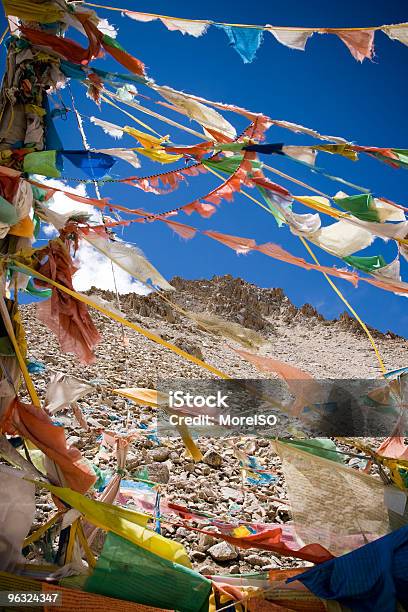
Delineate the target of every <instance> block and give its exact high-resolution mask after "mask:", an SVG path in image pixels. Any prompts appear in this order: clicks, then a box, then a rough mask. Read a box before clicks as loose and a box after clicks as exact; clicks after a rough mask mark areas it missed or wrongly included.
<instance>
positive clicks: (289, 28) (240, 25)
mask: <svg viewBox="0 0 408 612" xmlns="http://www.w3.org/2000/svg"><path fill="white" fill-rule="evenodd" d="M82 4H83V5H84V6H93V7H95V8H102V9H107V10H109V11H119V12H121V13H137V14H138V15H144V16H146V17H153V18H155V19H174V20H176V21H185V22H186V23H206V24H208V25H220V26H229V27H235V28H250V29H255V30H266V31H268V30H271V29H273V30H282V31H288V32H290V31H302V32H323V33H326V32H328V33H330V32H336V31H339V30H340V31H347V32H360V31H364V30H375V31H377V30H382V29H383V28H389V27H391V25H393V26H394V27H395V25H398V27H400V28H407V27H408V24H407V23H399V24H390V25H382V26H365V27H361V28H321V27H320V28H302V27H296V26H272V25H269V24H268V25H267V26H266V25H254V24H245V23H224V22H222V21H211V20H209V19H187V18H186V17H171V16H169V15H159V14H158V13H143V12H141V11H132V10H129V9H124V8H118V7H114V6H106V5H104V4H93V3H91V2H83V3H82Z"/></svg>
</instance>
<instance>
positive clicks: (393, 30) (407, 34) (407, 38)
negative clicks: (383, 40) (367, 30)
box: [381, 23, 408, 46]
mask: <svg viewBox="0 0 408 612" xmlns="http://www.w3.org/2000/svg"><path fill="white" fill-rule="evenodd" d="M381 29H382V31H383V32H384V34H386V35H387V36H389V37H390V38H391V39H392V40H399V42H401V43H402V44H403V45H407V46H408V23H399V24H397V25H389V26H384V27H383V28H381Z"/></svg>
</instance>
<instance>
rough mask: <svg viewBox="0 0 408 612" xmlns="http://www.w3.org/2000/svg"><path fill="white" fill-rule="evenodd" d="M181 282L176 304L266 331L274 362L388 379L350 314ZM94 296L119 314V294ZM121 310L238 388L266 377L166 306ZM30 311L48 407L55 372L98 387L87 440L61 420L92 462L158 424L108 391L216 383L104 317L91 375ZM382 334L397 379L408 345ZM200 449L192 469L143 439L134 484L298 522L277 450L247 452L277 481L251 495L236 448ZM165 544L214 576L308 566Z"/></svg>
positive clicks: (220, 282) (193, 502) (197, 542)
mask: <svg viewBox="0 0 408 612" xmlns="http://www.w3.org/2000/svg"><path fill="white" fill-rule="evenodd" d="M171 282H172V284H173V286H174V287H175V288H176V290H177V291H176V292H174V293H173V294H171V296H170V297H171V300H173V301H174V302H176V303H177V304H179V305H180V306H181V307H182V308H184V309H188V310H190V311H195V312H198V311H201V312H202V311H207V312H210V313H213V314H217V315H218V316H220V317H223V318H225V319H227V320H229V321H232V322H236V323H239V324H241V325H243V326H245V327H247V328H250V329H253V330H256V331H257V332H259V333H260V334H261V335H262V336H263V337H264V338H265V339H266V340H267V341H268V345H267V347H266V350H264V354H265V355H268V356H271V357H274V358H275V359H279V360H281V361H284V362H286V363H289V364H292V365H296V366H298V367H300V368H303V369H304V370H306V371H307V372H309V373H310V374H312V375H313V376H315V377H317V378H319V377H320V378H323V377H329V378H356V377H368V378H375V377H377V376H378V374H379V372H378V366H377V362H376V359H375V355H374V353H373V350H372V348H371V346H370V344H369V342H368V340H367V337H366V336H365V335H364V334H363V333H362V332H361V330H360V328H359V327H358V325H357V324H356V322H355V321H354V320H352V319H351V318H350V317H349V316H348V315H346V314H344V315H343V316H341V317H340V319H339V320H336V321H327V320H325V319H324V318H323V317H322V316H321V315H319V314H318V312H317V311H316V310H315V309H314V308H313V307H312V306H310V305H308V304H305V305H304V306H302V307H301V308H296V307H295V306H294V305H293V304H292V303H291V302H290V300H289V299H288V298H287V297H286V296H285V295H284V294H283V292H282V291H281V290H280V289H261V288H258V287H256V286H253V285H250V284H248V283H246V282H244V281H242V280H240V279H234V278H232V277H230V276H224V277H215V278H213V279H212V280H196V281H187V280H182V279H180V278H175V279H173V281H171ZM91 293H94V294H97V295H98V296H99V297H100V298H103V299H104V300H107V301H109V302H111V304H112V305H114V306H115V307H117V304H116V302H115V300H116V298H115V296H114V295H113V294H110V293H109V292H102V291H94V292H93V291H91ZM120 308H121V311H122V312H123V314H124V315H125V316H126V317H127V318H128V319H129V320H130V321H133V322H136V323H138V324H139V325H140V326H142V327H144V328H146V329H148V330H149V331H151V332H154V333H155V334H158V335H160V336H161V337H162V338H163V339H165V340H168V341H169V342H172V343H173V344H176V345H177V346H179V347H181V348H182V349H184V350H185V351H187V352H189V353H192V354H194V355H196V356H197V357H200V358H202V359H204V360H205V361H207V362H208V363H210V364H212V365H214V366H216V367H217V368H219V369H221V370H223V371H224V372H226V373H228V374H229V375H231V376H233V377H235V378H261V377H262V376H264V375H263V374H260V373H259V371H257V370H256V369H255V368H254V367H253V366H252V365H250V364H249V363H247V362H245V361H244V360H242V359H241V358H240V357H239V356H238V355H237V354H236V353H234V352H233V351H232V350H231V348H229V345H231V344H233V342H231V341H230V340H228V341H227V340H225V339H223V338H222V337H220V336H217V335H214V334H211V333H208V332H206V331H204V330H203V329H198V328H197V325H196V324H195V323H194V322H193V321H191V320H189V319H186V318H185V317H184V316H182V315H181V314H179V313H178V312H177V311H175V310H174V309H173V308H172V307H171V306H170V305H169V304H167V303H166V302H164V301H163V300H162V299H161V298H160V297H159V296H157V295H150V296H147V297H144V296H139V295H135V294H129V295H124V296H120ZM21 310H22V315H23V320H24V324H25V326H26V330H27V335H28V347H29V354H28V356H29V359H30V360H31V361H37V362H40V363H42V364H44V365H45V367H46V369H45V371H44V373H42V374H35V375H33V377H34V381H35V384H36V387H37V389H38V391H39V393H40V395H42V397H44V394H45V390H46V386H47V384H48V380H49V376H50V374H51V373H52V372H54V371H59V372H64V373H67V374H70V375H73V376H76V377H78V378H80V379H82V380H85V381H93V382H94V383H95V392H94V393H92V394H90V395H87V396H86V397H85V398H84V399H82V400H79V405H80V407H81V410H82V412H83V414H84V416H85V419H86V420H87V423H88V427H89V429H88V431H85V430H84V429H83V428H82V427H80V426H79V424H78V422H77V421H76V420H75V418H74V417H73V415H72V413H71V412H70V410H67V411H66V412H60V413H58V414H57V415H55V419H56V420H57V421H59V422H60V423H61V424H64V425H65V426H66V427H67V435H68V439H69V442H70V443H73V444H75V445H76V446H77V447H78V448H80V449H81V451H82V452H83V454H84V455H85V457H87V458H88V459H89V460H90V461H91V462H95V460H96V459H95V458H96V456H97V453H98V451H99V440H100V432H101V431H102V430H110V431H116V432H120V431H122V432H123V431H125V429H126V427H127V428H130V429H138V428H139V426H140V424H141V423H149V422H151V420H152V417H153V412H154V411H153V409H151V408H148V407H140V406H137V405H136V404H134V403H132V402H128V401H126V400H124V399H123V398H120V397H118V396H115V395H113V394H109V393H108V392H107V391H106V390H105V389H106V388H108V387H110V388H117V387H149V388H156V385H157V380H158V379H159V378H174V377H178V378H181V377H184V378H202V377H208V376H210V374H209V373H208V372H206V371H205V370H203V369H201V368H199V367H198V366H196V365H194V364H192V363H189V362H187V361H185V360H183V359H182V358H181V357H179V356H177V355H175V354H173V353H171V352H170V351H169V350H167V349H165V348H163V347H161V346H159V345H157V344H154V343H153V342H151V341H149V340H147V339H146V338H144V337H142V336H141V335H139V334H137V333H136V332H133V331H132V330H129V329H126V330H125V331H123V330H122V329H121V326H120V325H118V324H116V323H113V322H112V321H110V320H109V319H107V318H106V317H104V316H103V315H101V314H99V313H96V314H95V313H93V315H92V316H93V319H94V321H95V323H96V325H97V327H98V329H99V330H100V332H101V335H102V341H101V343H100V344H99V345H98V347H97V350H96V357H97V360H96V362H95V363H94V364H92V365H89V366H84V365H82V364H79V363H78V362H77V361H76V360H75V358H74V357H73V356H71V355H67V354H62V353H61V352H60V350H59V346H58V342H57V340H56V338H55V337H54V336H53V335H52V334H51V333H50V332H49V331H48V330H47V329H46V328H45V327H44V326H43V325H42V323H40V322H39V321H38V320H37V318H36V316H35V305H34V304H30V305H25V306H22V308H21ZM123 334H124V335H125V341H124V337H123ZM373 335H374V337H375V339H376V342H377V343H378V347H379V349H380V352H381V354H382V356H383V358H384V361H385V365H386V367H387V368H388V369H394V368H397V367H402V366H404V365H406V363H407V349H408V341H407V340H405V339H403V338H401V337H398V336H395V335H394V334H392V333H388V334H385V335H384V334H382V333H380V332H375V331H373ZM198 444H199V446H200V448H201V450H202V451H203V453H204V460H203V461H202V462H199V463H196V464H194V463H193V462H192V460H191V459H190V458H189V457H188V456H187V454H186V453H185V451H184V447H183V445H182V443H181V441H180V440H179V438H170V439H164V440H162V441H161V444H160V445H157V444H156V443H155V442H154V441H152V440H149V439H147V438H146V436H143V434H142V433H141V435H140V437H139V438H137V439H136V440H135V441H134V442H133V443H132V444H131V447H130V451H129V454H128V459H127V465H126V468H127V475H126V478H128V479H130V478H131V476H132V474H135V473H136V472H137V471H139V470H141V469H142V468H143V467H146V469H147V473H148V475H149V478H150V479H151V480H153V481H155V482H160V483H161V492H162V495H163V498H164V499H166V500H169V501H173V502H174V503H178V504H180V505H183V506H188V507H189V508H190V509H191V510H198V511H202V512H208V513H211V514H212V515H214V516H217V517H220V518H221V517H222V518H226V519H227V520H232V519H233V520H240V521H247V522H251V521H254V522H256V521H258V522H273V523H279V522H286V521H288V520H290V518H291V516H290V508H289V506H288V505H287V500H286V491H285V484H284V480H283V477H282V474H281V471H280V463H279V460H278V458H277V457H276V455H274V454H273V452H272V449H271V443H270V441H269V440H267V439H264V438H252V439H242V440H241V441H240V446H241V448H243V449H245V450H246V452H247V453H248V454H250V455H255V456H256V457H257V459H258V461H259V463H260V464H261V465H262V466H263V468H264V469H266V470H270V471H272V472H274V473H275V474H276V475H277V476H278V479H277V480H276V482H275V483H274V484H272V485H269V486H267V487H256V486H252V487H251V486H246V487H245V488H243V487H242V478H241V471H240V468H239V462H238V460H237V458H236V457H235V456H234V452H233V449H232V448H231V446H229V445H228V444H226V443H225V441H223V440H222V439H208V438H206V439H200V440H199V441H198ZM113 465H114V464H113V460H104V459H103V458H102V459H101V458H100V459H99V467H100V468H101V469H103V470H105V469H109V466H110V467H111V470H112V471H113ZM279 500H281V501H279ZM52 512H53V506H52V504H51V503H50V499H49V498H48V497H47V496H41V497H40V498H39V504H38V511H37V515H36V523H37V525H39V524H41V523H42V522H44V520H45V518H46V517H47V516H49V515H50V514H51V513H52ZM163 533H164V534H165V535H169V536H170V537H174V538H176V539H177V540H179V541H181V542H183V544H184V545H185V546H186V548H187V550H188V552H189V554H190V556H191V559H192V561H193V564H194V567H195V568H196V569H197V570H199V571H202V572H204V573H206V574H208V573H225V572H231V573H238V572H244V571H251V570H254V569H255V570H258V569H261V568H266V567H280V566H282V567H290V566H291V565H293V564H297V565H299V563H300V564H302V562H299V561H295V560H291V559H289V558H279V556H277V555H273V554H271V553H269V552H262V551H256V550H236V549H235V548H232V547H231V546H229V545H228V544H226V543H220V541H217V540H215V539H212V538H210V537H209V536H203V535H202V534H201V535H200V534H197V533H194V532H190V531H188V530H187V529H185V528H184V527H178V526H177V525H170V524H169V525H167V526H164V528H163Z"/></svg>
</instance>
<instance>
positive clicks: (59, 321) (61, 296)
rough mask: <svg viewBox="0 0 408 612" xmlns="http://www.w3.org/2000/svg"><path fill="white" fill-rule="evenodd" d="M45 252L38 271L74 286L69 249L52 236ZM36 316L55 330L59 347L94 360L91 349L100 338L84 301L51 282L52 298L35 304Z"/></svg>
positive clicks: (66, 284) (74, 270)
mask: <svg viewBox="0 0 408 612" xmlns="http://www.w3.org/2000/svg"><path fill="white" fill-rule="evenodd" d="M45 252H46V258H47V259H46V261H45V262H44V263H42V264H41V265H40V266H39V268H38V272H40V274H43V275H44V276H46V277H47V278H50V279H51V280H53V281H56V282H58V283H59V284H61V285H64V286H65V287H67V288H68V289H70V290H73V285H72V275H73V274H74V273H75V272H76V268H75V266H74V265H73V263H72V259H71V256H70V254H69V253H68V250H67V249H66V248H65V247H64V245H63V244H62V242H61V241H58V240H53V241H51V242H50V243H49V245H48V247H47V248H46V251H45ZM36 282H37V283H38V284H40V285H43V284H44V283H43V282H42V281H38V280H36ZM37 316H38V318H39V319H40V320H41V321H43V323H45V324H46V325H47V326H48V327H49V328H50V329H51V330H52V331H53V332H54V333H55V334H56V336H57V337H58V339H59V342H60V345H61V349H62V351H64V352H66V353H75V354H76V355H77V357H78V359H79V360H80V361H81V362H83V363H93V362H94V361H95V355H94V353H93V349H94V347H95V346H96V345H97V344H98V342H99V341H100V339H101V338H100V335H99V332H98V330H97V329H96V327H95V325H94V324H93V322H92V319H91V317H90V315H89V312H88V309H87V307H86V305H85V304H83V303H82V302H79V301H78V300H75V298H73V297H71V296H69V295H68V294H66V293H64V292H62V291H60V290H59V289H57V288H56V287H54V286H52V297H51V299H50V300H46V301H44V302H40V303H38V304H37Z"/></svg>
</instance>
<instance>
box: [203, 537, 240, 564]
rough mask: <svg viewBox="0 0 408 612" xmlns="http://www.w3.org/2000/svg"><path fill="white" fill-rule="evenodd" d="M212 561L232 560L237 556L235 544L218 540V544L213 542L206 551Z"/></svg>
mask: <svg viewBox="0 0 408 612" xmlns="http://www.w3.org/2000/svg"><path fill="white" fill-rule="evenodd" d="M207 552H208V553H209V554H210V555H211V557H212V558H213V559H214V561H220V562H221V563H223V562H225V561H234V560H235V559H237V558H238V553H237V549H236V548H235V546H231V544H228V542H219V543H218V544H214V546H211V548H209V549H208V551H207Z"/></svg>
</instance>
